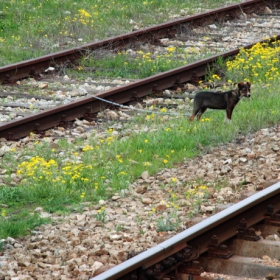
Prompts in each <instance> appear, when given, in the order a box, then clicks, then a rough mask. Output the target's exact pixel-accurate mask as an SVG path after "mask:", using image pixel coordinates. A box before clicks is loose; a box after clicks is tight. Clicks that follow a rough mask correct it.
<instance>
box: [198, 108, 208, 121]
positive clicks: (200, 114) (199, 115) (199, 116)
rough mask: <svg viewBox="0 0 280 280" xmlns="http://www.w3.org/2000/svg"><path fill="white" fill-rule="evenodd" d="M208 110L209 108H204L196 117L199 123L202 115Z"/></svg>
mask: <svg viewBox="0 0 280 280" xmlns="http://www.w3.org/2000/svg"><path fill="white" fill-rule="evenodd" d="M206 110H207V107H202V108H200V110H199V111H198V113H197V116H196V117H197V120H198V121H199V120H200V118H201V116H202V114H203V113H204V112H205V111H206Z"/></svg>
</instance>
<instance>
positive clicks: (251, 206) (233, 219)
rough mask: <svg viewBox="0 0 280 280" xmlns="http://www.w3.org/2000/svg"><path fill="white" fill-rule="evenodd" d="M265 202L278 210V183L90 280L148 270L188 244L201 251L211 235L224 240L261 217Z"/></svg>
mask: <svg viewBox="0 0 280 280" xmlns="http://www.w3.org/2000/svg"><path fill="white" fill-rule="evenodd" d="M268 205H273V207H274V210H275V212H277V211H279V210H280V182H279V183H276V184H274V185H272V186H270V187H268V188H267V189H264V190H262V191H260V192H258V193H256V194H254V195H252V196H250V197H248V198H246V199H244V200H242V201H240V202H238V203H236V204H235V205H233V206H231V207H229V208H227V209H225V210H223V211H221V212H219V213H217V214H215V215H214V216H212V217H210V218H208V219H206V220H204V221H202V222H200V223H198V224H196V225H194V226H192V227H190V228H189V229H187V230H185V231H183V232H181V233H179V234H177V235H176V236H174V237H171V238H170V239H168V240H166V241H164V242H162V243H160V244H158V245H157V246H155V247H153V248H151V249H149V250H147V251H145V252H143V253H141V254H139V255H137V256H135V257H133V258H131V259H129V260H127V261H125V262H123V263H121V264H119V265H117V266H115V267H113V268H111V269H109V270H107V271H105V272H104V273H102V274H100V275H98V276H95V277H93V278H91V280H111V279H112V280H116V279H129V278H125V277H126V276H127V275H129V274H130V273H132V272H133V271H135V270H137V269H142V270H143V269H147V268H148V267H150V266H152V265H153V264H155V263H157V262H159V261H160V260H163V259H165V258H167V257H168V256H171V255H173V254H174V253H176V252H178V251H179V250H181V249H183V248H185V247H187V246H191V247H198V248H199V254H202V253H204V252H206V251H207V250H208V245H209V240H210V238H211V237H212V236H213V235H216V236H218V239H219V242H224V241H226V240H228V239H229V238H231V237H233V236H235V235H236V234H237V227H238V224H239V222H240V221H241V220H242V219H245V220H246V221H247V225H248V227H251V226H253V225H254V224H256V223H259V222H260V221H262V220H264V219H265V215H264V214H265V212H266V209H267V206H268Z"/></svg>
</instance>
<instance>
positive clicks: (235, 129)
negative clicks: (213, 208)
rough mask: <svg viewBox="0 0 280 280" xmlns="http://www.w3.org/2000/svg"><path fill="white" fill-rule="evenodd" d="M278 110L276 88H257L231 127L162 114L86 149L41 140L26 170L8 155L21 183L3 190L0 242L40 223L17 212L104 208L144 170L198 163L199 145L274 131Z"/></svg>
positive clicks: (215, 119) (220, 115) (212, 115)
mask: <svg viewBox="0 0 280 280" xmlns="http://www.w3.org/2000/svg"><path fill="white" fill-rule="evenodd" d="M279 106H280V99H279V97H278V83H274V84H271V85H270V86H269V87H265V88H264V86H263V85H261V84H255V85H253V88H252V97H251V99H242V100H241V101H240V103H239V104H238V106H237V108H236V109H235V111H234V114H233V120H232V123H230V124H228V123H225V122H224V119H225V112H224V111H211V110H209V111H206V113H205V115H204V117H205V119H206V118H207V119H209V121H204V122H197V121H194V122H193V123H190V122H189V121H188V119H186V117H178V118H176V119H170V120H169V121H165V122H163V121H162V116H160V115H156V116H155V117H154V118H153V120H151V119H147V118H145V116H143V117H139V119H138V120H137V123H135V124H133V123H130V124H129V123H127V124H126V126H127V127H126V126H125V125H124V126H123V127H122V128H121V129H120V130H112V129H109V130H108V131H107V133H106V136H105V137H104V138H99V137H95V134H94V133H93V134H92V136H91V138H90V139H89V140H88V141H86V143H85V140H84V139H78V140H77V141H75V143H67V142H66V141H64V140H63V141H60V142H58V147H57V148H56V149H55V150H54V149H53V148H52V147H51V146H50V144H49V143H48V142H46V141H40V142H38V143H37V144H35V148H34V149H33V150H32V149H29V150H24V151H23V152H20V153H22V156H24V157H25V158H26V159H27V160H25V163H21V164H20V165H18V162H17V161H16V160H15V158H16V157H17V156H19V155H18V153H17V151H13V152H10V153H8V154H5V156H4V157H3V158H2V159H1V166H6V168H9V169H10V173H12V172H15V171H16V170H18V171H19V172H18V176H20V178H21V182H20V183H19V184H18V186H17V187H10V186H9V185H8V183H7V186H2V187H1V189H0V205H1V204H5V205H6V207H5V208H2V218H0V220H1V225H3V226H1V228H2V230H1V231H0V237H4V236H7V234H11V235H12V236H13V235H15V236H18V235H19V233H18V232H17V228H22V229H23V230H22V231H21V234H22V233H24V232H27V230H26V228H30V227H32V225H33V226H34V225H37V224H38V223H40V222H41V221H40V220H39V221H38V220H36V219H35V221H34V220H31V221H30V218H31V217H32V215H31V216H30V217H29V216H27V217H28V218H27V219H26V221H25V222H24V220H23V219H22V215H21V214H18V209H28V211H29V212H32V211H33V210H32V209H35V208H36V207H38V206H40V207H43V208H44V210H45V211H49V212H59V213H66V212H67V211H73V210H74V209H78V208H79V205H82V203H83V202H85V201H86V202H91V203H92V204H98V201H99V200H100V199H107V198H109V197H110V196H111V195H114V194H115V193H117V192H120V191H121V190H123V189H126V188H127V187H128V186H129V184H130V183H132V182H133V181H134V180H135V179H136V178H137V177H139V176H140V175H141V173H142V172H143V171H148V172H149V174H153V173H155V172H157V171H159V170H160V169H162V168H169V167H172V166H174V164H176V163H179V162H182V161H183V160H184V159H185V158H193V157H194V156H196V155H198V154H199V153H200V152H201V150H200V147H201V146H203V147H206V146H208V147H212V146H217V145H219V144H221V143H226V142H228V141H230V140H232V139H234V138H236V137H237V136H239V135H240V134H246V133H248V132H253V131H256V130H258V129H260V128H263V127H266V126H268V125H272V124H276V123H277V122H278V120H279V118H280V112H279V110H278V108H279ZM268 108H269V109H268ZM136 124H137V127H138V128H139V127H140V126H143V127H144V126H149V131H150V132H145V133H144V132H143V133H133V132H132V131H133V126H134V125H136ZM129 127H130V133H131V135H130V136H125V137H121V136H114V131H115V132H116V131H118V133H119V135H121V133H124V134H125V133H126V131H127V129H129ZM61 152H62V155H61V154H60V155H58V153H61ZM69 205H72V206H71V207H69ZM7 218H8V219H7ZM42 222H44V221H42ZM23 224H27V225H26V226H23Z"/></svg>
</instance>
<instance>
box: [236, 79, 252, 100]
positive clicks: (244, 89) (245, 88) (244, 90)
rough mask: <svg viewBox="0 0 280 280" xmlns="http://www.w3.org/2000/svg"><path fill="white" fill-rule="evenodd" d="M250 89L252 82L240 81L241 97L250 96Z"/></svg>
mask: <svg viewBox="0 0 280 280" xmlns="http://www.w3.org/2000/svg"><path fill="white" fill-rule="evenodd" d="M250 89H251V83H250V82H246V83H244V82H240V83H238V91H239V94H240V98H241V97H243V96H245V97H250V96H251V93H250Z"/></svg>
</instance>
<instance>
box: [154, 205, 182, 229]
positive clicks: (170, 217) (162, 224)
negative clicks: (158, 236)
mask: <svg viewBox="0 0 280 280" xmlns="http://www.w3.org/2000/svg"><path fill="white" fill-rule="evenodd" d="M179 224H180V218H179V217H178V214H177V211H176V210H174V211H173V212H172V213H169V214H167V216H161V217H160V218H158V219H157V231H158V232H164V231H173V230H174V231H175V230H176V229H177V228H178V227H179Z"/></svg>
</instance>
